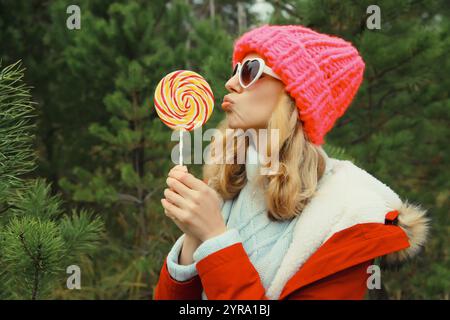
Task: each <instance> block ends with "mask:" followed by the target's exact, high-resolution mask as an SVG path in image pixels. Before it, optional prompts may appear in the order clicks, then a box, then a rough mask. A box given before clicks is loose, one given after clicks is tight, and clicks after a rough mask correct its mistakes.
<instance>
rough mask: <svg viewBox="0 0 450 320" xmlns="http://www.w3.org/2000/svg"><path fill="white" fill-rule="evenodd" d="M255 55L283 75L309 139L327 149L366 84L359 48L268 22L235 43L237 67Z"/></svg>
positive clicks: (305, 29)
mask: <svg viewBox="0 0 450 320" xmlns="http://www.w3.org/2000/svg"><path fill="white" fill-rule="evenodd" d="M251 52H256V53H258V54H259V55H261V56H262V57H263V58H264V60H265V62H266V64H267V65H268V66H269V67H271V68H272V70H273V71H274V72H275V73H276V74H278V75H279V76H280V78H281V80H282V82H283V83H284V84H285V90H286V92H288V93H289V94H290V96H291V97H292V98H293V99H294V100H295V103H296V106H297V108H298V110H299V119H300V120H301V121H302V123H303V130H304V132H305V134H306V136H307V137H308V139H309V140H310V141H311V142H312V143H314V144H316V145H322V144H323V143H324V137H325V135H326V133H327V132H329V131H330V130H331V128H332V127H333V125H334V124H335V122H336V120H337V119H338V118H340V117H341V116H342V115H343V114H344V112H345V110H346V109H347V108H348V107H349V105H350V103H351V101H352V100H353V97H354V96H355V94H356V92H357V90H358V88H359V86H360V84H361V82H362V79H363V73H364V69H365V64H364V61H363V59H362V58H361V56H360V55H359V53H358V50H357V49H356V48H355V47H353V45H352V44H351V43H350V42H347V41H345V40H343V39H341V38H338V37H336V36H332V35H327V34H323V33H318V32H316V31H314V30H312V29H309V28H306V27H303V26H300V25H283V26H281V25H269V24H265V25H263V26H261V27H258V28H255V29H252V30H250V31H248V32H246V33H244V34H243V35H242V36H241V37H240V38H238V39H237V40H236V41H235V42H234V50H233V58H232V66H233V68H234V66H235V65H236V63H238V62H239V61H242V59H243V58H244V57H245V56H246V55H247V54H248V53H251Z"/></svg>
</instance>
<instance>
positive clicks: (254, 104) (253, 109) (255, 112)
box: [223, 53, 284, 130]
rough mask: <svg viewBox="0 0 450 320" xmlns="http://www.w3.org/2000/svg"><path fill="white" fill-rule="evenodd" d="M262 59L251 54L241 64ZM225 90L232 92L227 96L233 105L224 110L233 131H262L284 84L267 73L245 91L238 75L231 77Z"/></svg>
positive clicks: (257, 55)
mask: <svg viewBox="0 0 450 320" xmlns="http://www.w3.org/2000/svg"><path fill="white" fill-rule="evenodd" d="M253 58H262V59H264V58H263V57H262V56H260V55H259V54H257V53H249V54H247V55H246V56H245V57H244V59H242V61H240V62H241V64H242V63H244V62H245V61H246V60H249V59H253ZM225 88H227V90H228V91H229V92H230V93H229V94H227V95H226V97H228V98H229V99H230V100H232V101H233V103H231V104H229V105H226V106H225V107H224V108H223V109H224V110H225V112H226V116H227V120H228V126H229V127H230V128H232V129H243V130H246V129H250V128H253V129H261V128H266V127H267V122H268V120H269V118H270V117H271V115H272V112H273V110H274V109H275V107H276V104H277V101H278V97H279V96H280V93H281V91H282V90H284V84H283V83H282V82H281V81H280V80H277V79H275V78H273V77H271V76H269V75H268V74H266V73H263V74H262V75H261V77H260V78H259V79H258V80H257V81H256V82H255V83H253V84H252V85H251V86H250V87H249V88H247V89H244V88H242V87H241V85H240V84H239V79H238V73H237V72H236V74H235V75H234V76H233V77H231V78H230V79H229V80H228V81H227V83H226V84H225Z"/></svg>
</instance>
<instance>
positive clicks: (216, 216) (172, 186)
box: [161, 165, 227, 242]
mask: <svg viewBox="0 0 450 320" xmlns="http://www.w3.org/2000/svg"><path fill="white" fill-rule="evenodd" d="M166 182H167V185H168V186H169V188H167V189H165V190H164V196H165V199H161V203H162V205H163V207H164V209H165V210H164V212H165V213H166V215H168V216H169V217H171V218H172V220H173V221H174V222H175V224H176V225H177V226H178V227H179V228H180V229H181V230H182V231H183V232H184V233H185V234H186V235H189V236H191V237H193V238H197V239H199V240H200V241H202V242H203V241H206V240H208V239H209V238H212V237H215V236H217V235H220V234H222V233H224V232H225V231H226V229H227V228H226V225H225V222H224V220H223V217H222V213H221V207H220V206H221V201H220V198H219V196H218V194H217V193H216V191H215V190H214V189H212V188H211V187H209V186H208V185H207V184H206V183H204V182H203V181H202V180H199V179H197V178H195V177H194V176H193V175H192V174H190V173H189V172H187V169H186V167H182V166H179V165H177V166H175V167H174V168H172V170H170V172H169V177H168V178H167V180H166Z"/></svg>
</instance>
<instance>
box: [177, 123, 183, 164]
mask: <svg viewBox="0 0 450 320" xmlns="http://www.w3.org/2000/svg"><path fill="white" fill-rule="evenodd" d="M178 162H179V163H180V166H182V165H183V129H181V130H180V158H179V160H178Z"/></svg>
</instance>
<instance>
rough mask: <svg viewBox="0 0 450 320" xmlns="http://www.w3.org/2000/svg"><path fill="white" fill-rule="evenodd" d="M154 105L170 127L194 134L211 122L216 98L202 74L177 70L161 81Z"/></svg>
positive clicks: (157, 88)
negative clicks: (192, 131)
mask: <svg viewBox="0 0 450 320" xmlns="http://www.w3.org/2000/svg"><path fill="white" fill-rule="evenodd" d="M154 104H155V109H156V112H157V113H158V116H159V117H160V119H161V120H162V121H163V122H164V123H165V124H166V125H167V126H169V127H170V128H172V129H184V130H188V131H191V130H193V129H196V128H198V127H200V126H202V125H203V124H205V123H206V121H208V119H209V117H210V116H211V114H212V111H213V108H214V95H213V92H212V90H211V87H210V86H209V84H208V82H206V80H205V79H204V78H203V77H202V76H201V75H199V74H198V73H196V72H194V71H190V70H177V71H173V72H171V73H169V74H168V75H166V76H165V77H164V78H162V79H161V81H160V82H159V84H158V86H157V87H156V90H155V96H154Z"/></svg>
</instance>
